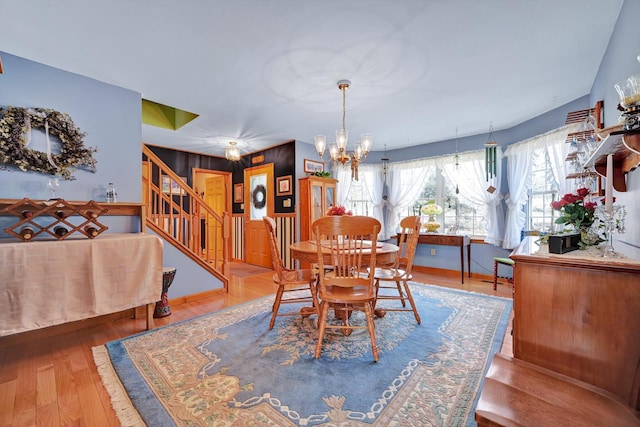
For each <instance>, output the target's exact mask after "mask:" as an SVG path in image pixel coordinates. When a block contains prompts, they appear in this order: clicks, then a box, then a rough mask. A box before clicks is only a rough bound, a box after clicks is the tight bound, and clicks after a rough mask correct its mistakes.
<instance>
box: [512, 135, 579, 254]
mask: <svg viewBox="0 0 640 427" xmlns="http://www.w3.org/2000/svg"><path fill="white" fill-rule="evenodd" d="M577 126H579V125H568V126H563V127H561V128H558V129H554V130H552V131H550V132H547V133H545V134H542V135H538V136H535V137H533V138H530V139H526V140H524V141H520V142H517V143H515V144H511V145H509V147H507V149H506V150H505V154H504V155H505V157H507V158H508V161H507V182H508V184H509V195H508V196H507V198H506V204H507V221H506V226H505V233H504V240H503V242H502V247H503V248H505V249H513V248H515V247H516V246H518V244H519V243H520V235H521V230H523V229H524V223H525V221H526V214H525V212H524V211H523V207H524V205H525V204H526V203H527V199H528V195H529V189H530V188H531V158H532V156H533V152H534V151H536V150H548V152H549V156H550V158H551V163H552V169H553V174H554V179H555V180H556V184H558V189H559V191H561V189H563V188H565V183H564V182H565V180H564V177H565V176H566V170H565V169H564V160H565V159H566V154H563V150H565V149H566V148H561V147H558V146H557V145H558V144H560V143H562V144H565V145H566V143H565V142H564V141H565V140H566V138H567V134H568V133H570V132H574V131H575V129H577ZM561 163H562V164H563V166H562V167H561V166H560V164H561Z"/></svg>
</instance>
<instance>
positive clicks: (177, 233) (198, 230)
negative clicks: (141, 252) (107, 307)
mask: <svg viewBox="0 0 640 427" xmlns="http://www.w3.org/2000/svg"><path fill="white" fill-rule="evenodd" d="M142 154H143V155H144V156H143V168H142V169H143V171H142V192H143V194H142V202H143V203H144V204H145V206H146V207H147V209H146V212H147V214H146V215H147V218H146V224H147V227H149V228H151V229H152V230H153V231H154V232H156V233H158V234H159V235H161V236H162V237H164V239H165V240H167V241H168V242H170V243H171V244H173V245H174V246H175V247H176V248H177V249H178V250H180V251H181V252H182V253H184V254H185V255H186V256H188V257H189V258H191V259H192V260H193V261H194V262H196V263H198V264H199V265H200V266H202V267H203V268H204V269H206V270H207V271H209V272H210V273H211V274H213V275H214V276H215V277H217V278H218V279H220V280H221V281H222V282H223V284H224V288H225V290H226V289H228V286H227V285H228V279H227V275H228V273H229V249H230V230H231V220H230V215H229V213H228V212H223V213H222V215H220V214H218V213H216V212H215V211H213V209H211V208H210V207H209V206H208V205H207V204H205V203H204V200H203V199H202V198H201V197H200V196H199V195H198V194H197V193H196V192H195V191H193V190H192V189H191V187H189V186H188V185H187V183H186V182H184V181H182V179H180V177H179V176H178V175H177V174H176V173H175V172H173V171H172V170H171V169H170V168H169V167H168V166H167V165H166V164H165V163H164V162H163V161H162V160H160V158H159V157H158V156H156V155H155V154H154V153H153V151H151V150H150V149H149V148H148V147H147V146H146V145H144V144H143V146H142Z"/></svg>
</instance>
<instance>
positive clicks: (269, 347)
mask: <svg viewBox="0 0 640 427" xmlns="http://www.w3.org/2000/svg"><path fill="white" fill-rule="evenodd" d="M411 289H412V292H413V295H414V298H415V300H416V304H417V306H418V310H419V312H420V315H421V317H422V324H421V325H418V324H417V323H416V321H415V318H414V317H413V314H412V313H407V312H388V313H387V315H386V316H385V317H382V318H376V320H375V325H376V338H377V341H378V347H379V349H380V361H379V362H378V363H375V362H374V361H373V356H372V354H371V343H370V341H369V337H368V334H367V333H366V330H365V331H363V332H362V333H356V332H354V333H353V334H352V335H351V336H349V337H346V336H344V335H342V334H340V333H336V334H330V335H328V337H327V340H326V341H325V343H324V345H323V349H322V356H321V358H320V359H314V357H313V354H314V349H315V345H316V339H317V329H316V324H315V321H316V316H315V315H313V316H311V317H308V318H305V319H303V318H302V317H300V316H290V317H279V318H278V319H277V321H276V326H275V327H274V329H273V330H271V331H270V330H269V329H268V326H269V319H270V315H271V314H270V313H271V305H272V303H273V297H268V298H262V299H259V300H256V301H252V302H249V303H245V304H242V305H239V306H234V307H230V308H228V309H225V310H221V311H219V312H215V313H212V314H207V315H203V316H200V317H196V318H194V319H189V320H186V321H183V322H180V323H176V324H172V325H167V326H165V327H162V328H158V329H154V330H151V331H148V332H143V333H140V334H138V335H134V336H131V337H129V338H125V339H122V340H118V341H112V342H109V343H107V344H106V345H104V346H99V347H94V348H93V353H94V359H95V362H96V366H97V367H98V372H99V373H100V375H101V378H102V381H103V383H104V384H105V387H106V389H107V391H108V392H109V394H110V396H111V399H112V404H113V406H114V408H115V410H116V413H117V414H118V417H119V419H120V421H121V422H122V424H123V425H125V426H126V425H144V424H146V425H149V426H154V427H158V426H173V425H188V426H218V425H220V426H223V425H273V426H286V425H290V426H320V425H332V426H335V425H344V426H351V425H353V426H359V425H367V426H370V425H375V426H387V425H397V426H420V425H424V426H467V425H470V426H472V425H475V422H474V421H473V415H474V410H475V406H476V403H477V399H478V396H479V392H480V389H481V386H482V379H483V378H484V374H485V371H486V369H487V368H488V365H489V363H490V360H491V357H492V356H493V354H494V353H495V352H496V351H499V350H500V346H501V344H502V341H503V338H504V334H505V331H506V327H507V322H508V319H509V314H510V312H511V308H512V301H511V300H510V299H505V298H497V297H490V296H485V295H480V294H474V293H469V292H464V291H456V290H451V289H446V288H440V287H436V286H430V285H422V284H412V285H411ZM359 320H360V319H357V318H356V319H354V321H359ZM361 320H362V321H364V319H361ZM358 332H359V331H358Z"/></svg>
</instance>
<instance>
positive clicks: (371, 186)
mask: <svg viewBox="0 0 640 427" xmlns="http://www.w3.org/2000/svg"><path fill="white" fill-rule="evenodd" d="M359 175H360V181H361V182H362V186H363V188H364V190H365V191H366V193H367V194H368V196H369V201H370V202H371V204H372V205H373V213H372V216H373V217H374V218H375V219H377V220H378V221H380V224H382V230H380V235H379V237H378V240H387V239H389V237H391V235H388V234H387V231H386V228H385V226H384V212H383V207H384V200H383V199H382V192H383V189H384V175H383V173H382V165H381V164H361V165H360V168H359Z"/></svg>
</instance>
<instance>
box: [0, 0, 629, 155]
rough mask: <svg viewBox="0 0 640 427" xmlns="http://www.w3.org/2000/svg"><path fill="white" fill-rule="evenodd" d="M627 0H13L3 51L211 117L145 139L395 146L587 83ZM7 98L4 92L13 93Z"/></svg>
mask: <svg viewBox="0 0 640 427" xmlns="http://www.w3.org/2000/svg"><path fill="white" fill-rule="evenodd" d="M622 3H623V0H562V1H559V0H536V1H530V0H402V1H392V0H306V1H305V0H209V1H205V0H135V1H133V0H89V1H87V0H29V1H24V0H0V51H4V52H7V53H10V54H13V55H17V56H21V57H24V58H26V59H30V60H33V61H37V62H40V63H43V64H47V65H50V66H53V67H57V68H61V69H64V70H67V71H70V72H74V73H78V74H81V75H85V76H88V77H92V78H94V79H97V80H100V81H103V82H107V83H111V84H114V85H117V86H121V87H124V88H127V89H131V90H134V91H137V92H140V93H141V94H142V97H143V98H145V99H148V100H151V101H154V102H158V103H161V104H165V105H170V106H172V107H176V108H179V109H182V110H186V111H190V112H193V113H196V114H198V115H199V117H198V118H197V119H195V120H193V121H192V122H190V123H188V124H187V125H186V126H184V127H183V128H181V129H179V130H178V131H170V130H166V129H161V128H156V127H152V126H148V125H143V139H144V141H145V142H147V143H150V144H153V145H160V146H165V147H171V148H176V149H182V150H188V151H194V152H199V153H204V154H209V155H218V156H223V155H224V148H225V147H226V146H227V144H228V142H229V141H231V140H235V141H238V146H239V147H240V149H241V152H242V153H243V154H245V153H249V152H255V151H258V150H261V149H264V148H268V147H271V146H274V145H278V144H281V143H283V142H285V141H289V140H292V139H295V140H300V141H305V142H309V143H312V142H313V137H314V135H317V134H326V135H327V141H328V142H329V141H333V140H334V137H335V130H336V129H339V128H341V127H342V126H341V124H342V94H341V92H340V90H339V89H338V87H337V82H338V80H341V79H349V80H351V87H350V89H349V90H348V91H347V95H346V106H347V111H346V128H347V129H348V130H349V132H350V139H349V141H350V142H349V146H350V147H352V144H353V141H354V140H357V139H359V135H360V134H361V133H367V132H368V133H372V134H373V150H374V151H383V150H384V147H385V146H386V148H387V150H393V149H396V148H403V147H407V146H412V145H419V144H425V143H431V142H435V141H442V140H448V139H452V138H455V135H456V132H457V134H458V136H459V137H464V136H468V135H475V134H483V133H487V132H488V131H489V127H490V126H492V127H493V130H495V131H498V130H501V129H506V128H510V127H512V126H514V125H517V124H519V123H522V122H524V121H526V120H528V119H531V118H533V117H536V116H538V115H540V114H542V113H545V112H547V111H549V110H552V109H554V108H556V107H559V106H561V105H563V104H565V103H567V102H570V101H573V100H575V99H577V98H579V97H582V96H584V95H587V94H589V92H590V91H591V86H592V84H593V81H594V78H595V76H596V74H597V72H598V68H599V66H600V62H601V60H602V57H603V55H604V52H605V50H606V48H607V45H608V42H609V38H610V35H611V33H612V30H613V27H614V25H615V22H616V19H617V17H618V14H619V12H620V8H621V6H622ZM0 102H1V99H0Z"/></svg>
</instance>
